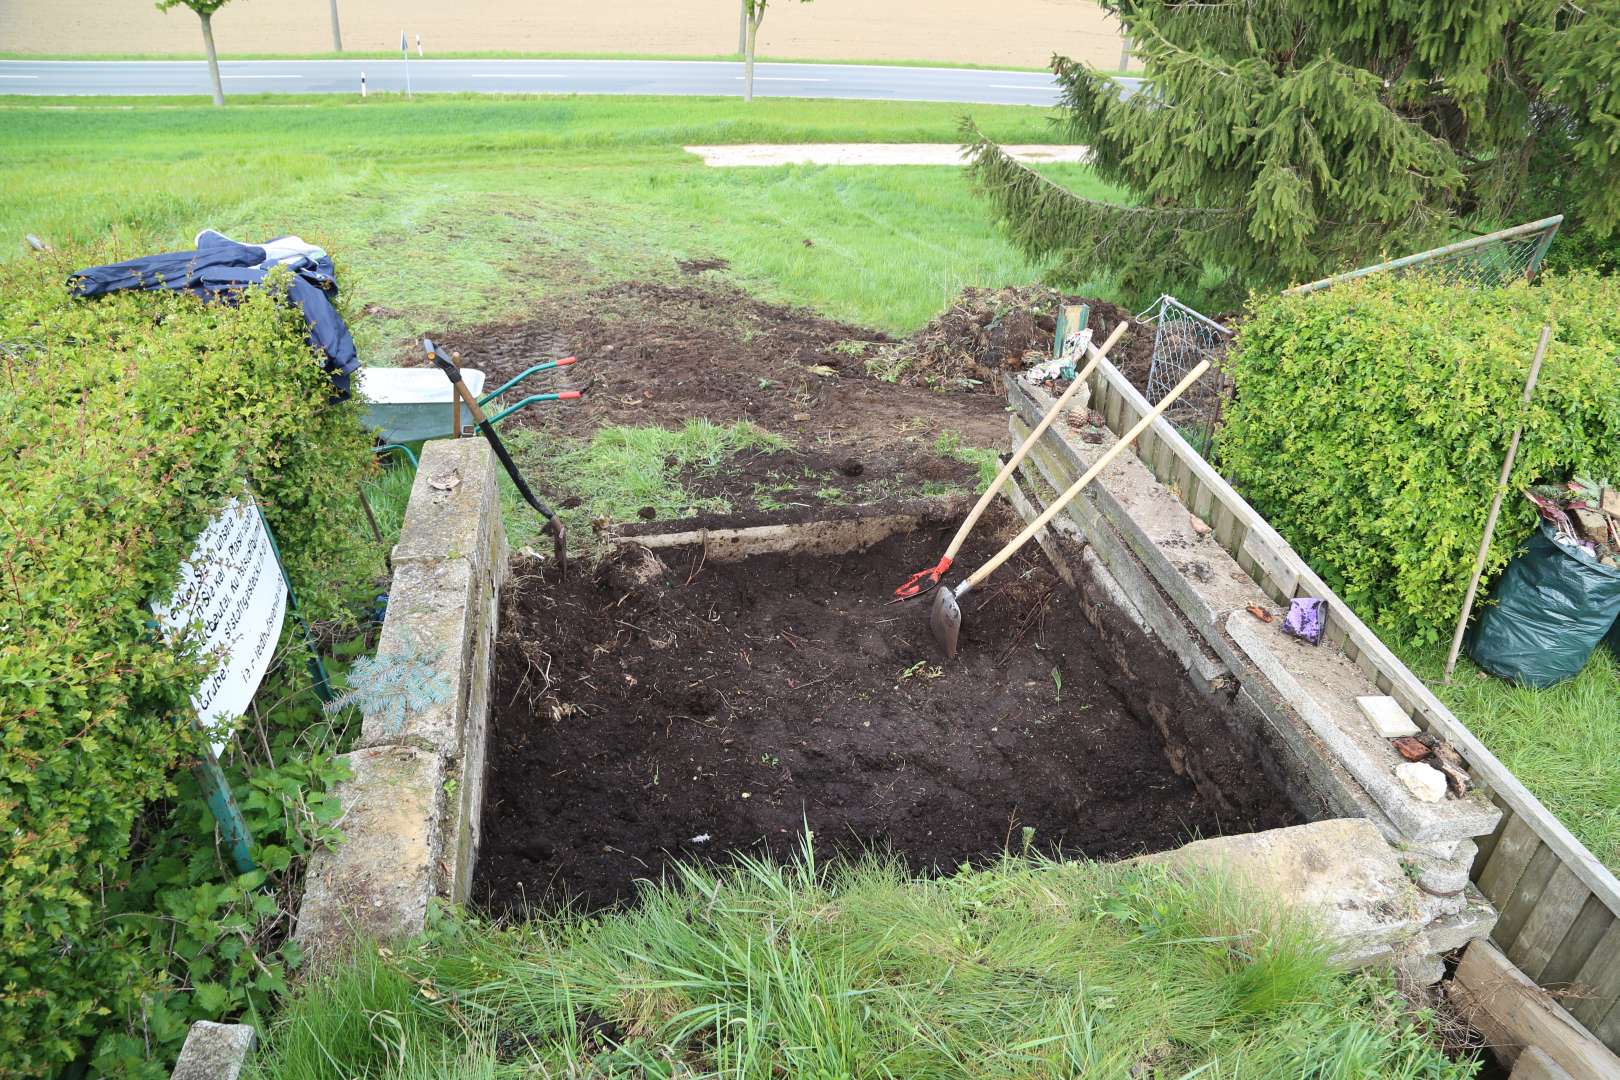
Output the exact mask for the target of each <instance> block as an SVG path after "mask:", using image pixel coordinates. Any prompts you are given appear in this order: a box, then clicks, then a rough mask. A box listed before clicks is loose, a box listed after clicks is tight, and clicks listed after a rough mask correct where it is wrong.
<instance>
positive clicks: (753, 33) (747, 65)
mask: <svg viewBox="0 0 1620 1080" xmlns="http://www.w3.org/2000/svg"><path fill="white" fill-rule="evenodd" d="M753 8H754V10H753V13H752V14H751V15H750V16H749V17H748V48H747V50H746V51H745V52H744V53H743V100H744V101H753V100H754V45H755V44H756V43H757V42H758V41H759V22H760V20H761V19H763V18H764V17H765V5H764V4H762V3H760V0H754V2H753Z"/></svg>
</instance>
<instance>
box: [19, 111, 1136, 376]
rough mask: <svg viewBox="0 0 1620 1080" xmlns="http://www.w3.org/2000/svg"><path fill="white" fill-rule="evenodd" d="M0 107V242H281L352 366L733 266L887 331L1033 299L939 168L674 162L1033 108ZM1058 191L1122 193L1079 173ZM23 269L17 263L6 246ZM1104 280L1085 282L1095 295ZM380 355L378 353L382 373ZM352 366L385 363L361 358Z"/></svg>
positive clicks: (140, 245)
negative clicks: (345, 295) (312, 262)
mask: <svg viewBox="0 0 1620 1080" xmlns="http://www.w3.org/2000/svg"><path fill="white" fill-rule="evenodd" d="M137 100H138V105H137V104H134V103H132V102H129V101H122V100H116V99H115V100H108V101H103V100H97V101H96V102H94V103H91V104H87V103H85V102H84V101H83V100H78V99H75V100H72V101H69V102H64V101H59V100H54V99H53V100H46V101H43V102H40V101H30V102H26V103H24V102H18V103H11V102H7V103H5V104H3V105H0V145H3V146H4V147H5V151H6V152H5V155H4V159H3V163H0V235H7V236H12V237H17V238H19V239H20V238H21V236H22V235H23V234H25V233H35V234H38V235H41V236H43V237H45V238H47V239H48V240H51V241H54V242H57V243H62V242H66V241H70V240H81V241H82V240H94V239H97V238H101V237H105V236H108V235H112V236H116V237H119V238H120V241H121V244H120V246H121V248H122V249H124V250H125V251H140V250H144V249H147V248H152V247H158V248H161V247H165V246H168V247H173V246H176V245H184V244H188V243H189V241H190V238H191V236H192V235H193V234H194V233H195V232H196V231H197V229H199V228H201V227H204V226H213V227H216V228H220V229H223V230H225V231H227V232H230V233H232V234H234V235H240V236H241V237H243V238H244V239H252V238H257V237H267V236H271V235H275V234H278V233H281V232H289V231H291V232H297V233H299V234H300V235H303V236H305V237H306V238H309V239H315V240H317V241H319V242H322V243H324V244H326V245H327V246H328V247H329V248H330V249H331V250H332V251H334V252H335V253H336V254H337V255H338V257H339V259H340V260H341V265H340V270H341V271H342V272H343V273H344V274H345V275H346V287H347V288H348V289H349V291H350V293H351V295H353V296H356V297H358V298H359V299H360V300H361V301H362V302H363V303H369V304H376V305H379V306H380V307H381V308H383V309H384V313H383V314H382V315H381V316H380V317H378V318H373V319H368V320H361V321H360V324H359V327H358V332H359V334H360V344H361V346H362V355H363V356H366V355H368V352H367V348H368V346H369V347H370V348H371V349H372V350H375V348H376V347H377V346H378V345H380V344H381V343H382V342H384V341H395V340H398V339H399V338H401V337H403V336H404V335H408V334H413V333H416V332H418V331H422V330H428V329H433V328H436V327H437V328H442V327H443V326H444V325H446V324H447V323H458V322H461V323H464V322H468V321H478V320H482V319H487V318H492V317H494V316H496V315H499V314H501V313H503V312H506V311H509V310H512V309H514V308H517V307H521V306H522V305H523V304H524V302H525V301H526V300H528V299H532V298H534V297H537V296H540V295H545V294H547V293H549V292H554V291H556V290H559V289H568V288H574V287H578V286H579V285H581V284H590V283H592V282H593V281H601V280H611V279H617V278H627V277H639V278H655V279H656V278H659V277H663V276H668V275H670V274H672V273H673V272H674V261H675V259H677V258H685V257H691V256H708V257H720V258H725V259H728V260H730V262H731V276H732V277H733V278H734V279H735V280H737V281H738V282H739V283H741V284H743V285H744V286H745V287H747V288H749V289H751V290H752V291H754V292H755V293H757V294H759V295H761V296H764V297H766V298H769V299H776V300H785V301H790V302H794V303H803V304H808V305H811V306H814V307H816V308H819V309H820V310H821V311H823V312H824V313H826V314H829V315H833V316H836V317H840V318H845V319H850V320H854V321H858V322H862V323H866V324H870V325H874V326H876V327H878V328H880V329H884V330H889V331H905V330H909V329H911V328H913V327H915V326H917V325H920V324H921V323H923V322H925V321H926V320H927V319H928V318H930V317H932V316H933V315H934V314H935V313H937V312H938V311H939V310H940V309H941V307H943V305H944V304H945V302H946V300H947V299H948V298H949V297H951V296H952V295H954V294H955V293H956V291H957V290H958V289H959V288H960V287H961V286H962V285H964V284H1003V283H1008V282H1027V281H1029V280H1031V279H1032V278H1034V277H1036V276H1038V275H1039V273H1040V271H1041V269H1042V267H1041V266H1039V265H1035V264H1032V263H1031V262H1030V261H1029V260H1027V259H1026V258H1025V257H1024V256H1023V255H1022V254H1021V253H1020V252H1018V251H1017V250H1016V249H1015V248H1013V247H1012V246H1011V245H1010V244H1009V243H1008V242H1007V241H1006V239H1005V238H1004V237H1003V236H1001V235H1000V233H998V232H997V230H996V229H995V227H994V224H993V223H992V222H991V220H990V219H989V215H988V214H987V213H986V210H985V207H984V205H983V204H982V203H980V202H979V201H978V200H977V199H975V198H974V197H973V195H972V193H971V192H970V191H969V190H968V186H967V183H966V181H965V180H964V178H963V177H962V175H961V173H960V172H959V170H956V169H951V168H915V167H913V168H880V167H879V168H867V167H859V168H855V167H845V168H830V167H816V166H784V167H781V168H769V169H735V170H729V169H710V168H707V167H705V166H703V165H702V164H700V163H699V162H698V161H697V159H696V158H694V157H692V156H691V155H688V154H686V153H685V152H684V151H683V150H682V149H681V147H682V146H683V145H684V144H689V143H728V142H729V143H737V142H802V141H902V142H931V141H932V142H953V141H955V139H956V125H957V122H958V120H959V119H960V117H961V115H962V114H963V113H964V112H971V113H972V114H973V116H974V117H975V118H976V119H977V120H978V122H979V123H980V124H981V125H982V126H984V127H986V128H987V129H988V130H991V131H993V132H994V133H995V134H996V135H998V136H999V137H1002V138H1004V139H1007V140H1009V141H1021V142H1030V141H1039V140H1042V139H1046V138H1049V137H1050V131H1049V123H1048V115H1049V114H1048V112H1047V111H1046V110H1042V109H1036V108H1030V107H1024V106H999V107H985V106H973V107H966V106H960V105H949V104H943V105H942V104H930V103H876V102H845V101H836V102H835V101H805V100H791V99H789V100H782V99H771V100H762V101H757V102H754V103H753V104H752V105H751V106H750V105H745V104H744V103H742V102H741V101H738V100H736V99H731V98H638V97H521V98H499V97H497V98H492V97H483V96H473V95H468V96H449V97H435V98H432V99H423V100H418V101H415V102H405V101H402V100H399V99H397V98H394V99H386V98H380V97H378V98H373V99H371V100H370V101H368V102H366V103H364V104H361V103H357V102H352V101H348V102H344V101H334V100H333V99H331V98H324V97H262V98H255V99H245V98H237V99H234V101H233V104H232V106H231V107H230V108H227V109H223V110H218V109H214V108H211V107H209V106H207V105H205V104H199V103H198V99H196V98H186V99H174V100H173V101H165V100H159V101H152V100H147V99H137ZM1051 171H1052V174H1053V175H1054V176H1055V177H1058V178H1061V179H1062V180H1063V182H1065V183H1068V184H1070V185H1071V186H1075V187H1078V188H1080V189H1082V190H1085V191H1087V192H1090V193H1092V194H1097V195H1102V196H1108V195H1114V196H1116V197H1119V193H1118V192H1110V191H1109V190H1108V189H1107V188H1106V187H1105V186H1104V185H1102V184H1101V183H1099V182H1098V181H1096V180H1095V179H1094V177H1093V176H1092V175H1091V173H1090V171H1089V170H1088V169H1086V168H1085V167H1084V166H1061V167H1053V169H1052V170H1051ZM14 250H17V249H14ZM1105 284H1106V283H1101V284H1099V285H1098V286H1097V288H1098V289H1099V290H1100V289H1102V288H1104V287H1105ZM381 358H382V359H386V357H381ZM370 359H372V360H374V361H375V360H376V359H379V357H378V356H376V355H375V354H374V353H372V354H370Z"/></svg>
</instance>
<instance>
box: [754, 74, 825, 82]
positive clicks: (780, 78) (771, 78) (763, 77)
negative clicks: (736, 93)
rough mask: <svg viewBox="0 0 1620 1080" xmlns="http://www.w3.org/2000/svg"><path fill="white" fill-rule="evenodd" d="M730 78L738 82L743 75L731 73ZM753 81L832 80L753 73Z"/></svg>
mask: <svg viewBox="0 0 1620 1080" xmlns="http://www.w3.org/2000/svg"><path fill="white" fill-rule="evenodd" d="M732 78H734V79H736V80H737V81H738V82H741V81H742V79H743V76H741V75H733V76H732ZM754 81H755V82H832V80H831V79H808V78H799V77H795V76H789V75H755V76H754Z"/></svg>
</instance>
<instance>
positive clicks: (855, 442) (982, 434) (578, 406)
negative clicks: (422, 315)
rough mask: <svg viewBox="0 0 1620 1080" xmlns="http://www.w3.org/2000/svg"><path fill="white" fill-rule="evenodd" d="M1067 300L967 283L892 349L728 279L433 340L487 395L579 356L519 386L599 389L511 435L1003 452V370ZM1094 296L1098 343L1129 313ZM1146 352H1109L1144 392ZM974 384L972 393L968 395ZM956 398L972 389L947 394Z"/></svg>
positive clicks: (1041, 346)
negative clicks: (882, 375)
mask: <svg viewBox="0 0 1620 1080" xmlns="http://www.w3.org/2000/svg"><path fill="white" fill-rule="evenodd" d="M696 265H698V264H694V266H696ZM704 268H705V269H706V268H707V267H706V266H704ZM1065 299H1066V298H1064V297H1062V296H1061V295H1060V294H1059V293H1057V292H1056V291H1054V290H1051V289H1043V288H1039V287H1030V288H1024V289H1010V288H1009V289H1001V290H978V289H968V290H965V291H964V294H963V297H962V300H961V302H960V303H958V304H957V305H956V306H954V307H953V308H952V309H951V311H950V312H947V313H946V314H945V315H942V316H941V317H940V318H939V319H936V320H935V321H934V322H932V323H930V324H929V325H928V326H926V327H924V328H923V329H921V330H919V331H917V332H916V333H915V334H913V335H911V336H910V337H908V338H906V339H905V340H904V341H900V342H896V341H894V340H893V339H891V338H890V337H888V335H886V334H884V333H882V332H881V331H878V330H873V329H871V328H869V327H862V326H855V325H852V324H849V323H843V322H839V321H837V320H834V319H828V318H824V317H823V316H821V315H818V314H816V313H815V312H813V311H809V310H807V309H804V308H792V307H785V306H782V305H779V304H770V303H765V302H764V301H760V300H756V299H754V298H753V297H750V296H749V295H747V294H746V293H744V292H742V291H741V290H739V289H736V288H735V287H733V286H730V285H727V284H725V283H723V282H717V281H705V282H704V283H703V284H702V285H698V284H683V285H668V284H660V283H654V282H635V281H631V282H621V283H618V284H615V285H610V286H607V287H605V288H602V289H598V290H595V291H593V292H591V293H588V294H586V295H585V296H583V297H578V298H573V299H571V300H570V301H568V302H567V303H566V304H558V305H555V306H552V305H547V304H542V305H541V306H540V307H538V308H537V309H536V311H535V312H534V314H533V315H532V316H531V317H530V318H526V319H523V320H519V321H516V322H503V323H494V324H490V325H487V326H481V327H476V328H473V329H470V330H461V331H453V332H450V333H446V334H444V335H442V336H441V338H440V339H439V340H440V342H441V344H443V345H445V346H446V347H447V348H449V349H450V350H452V351H454V352H456V353H458V354H459V355H460V357H461V361H462V363H463V364H465V365H467V366H469V367H474V368H478V369H479V370H481V371H483V372H484V373H485V376H486V383H485V385H487V386H492V387H493V386H496V385H499V384H500V383H502V382H504V381H505V380H507V379H509V378H511V377H512V376H514V375H516V374H518V373H519V372H521V371H523V370H524V369H525V368H527V367H529V366H531V365H533V364H535V363H538V362H539V361H541V360H544V359H550V358H555V357H558V356H564V355H569V354H572V355H575V356H578V357H579V361H580V362H579V363H578V364H576V365H574V366H572V367H569V368H566V369H564V370H563V371H562V372H560V373H557V374H554V375H547V376H541V377H537V378H536V379H534V380H532V381H531V383H530V384H525V387H524V389H525V390H532V389H541V388H543V387H542V384H544V386H545V387H549V386H552V385H555V386H557V387H559V388H567V387H577V386H581V385H584V384H585V382H586V381H587V380H594V382H593V383H592V385H591V389H590V392H589V393H588V394H587V395H586V397H585V399H584V400H583V401H580V402H578V403H568V404H563V405H557V404H550V405H538V406H531V407H530V408H529V409H526V410H524V411H523V412H521V413H519V414H517V415H515V416H513V417H511V418H510V419H508V420H506V421H504V422H503V423H504V425H506V426H511V427H544V428H552V429H556V430H561V431H566V432H567V433H569V434H570V435H575V436H578V435H588V434H589V433H590V432H592V431H594V430H595V429H596V428H598V427H601V426H603V425H606V424H638V425H645V424H663V425H666V426H673V425H675V424H679V423H684V422H685V421H686V420H688V419H691V418H693V417H706V418H708V419H710V420H713V421H715V422H717V423H720V422H727V421H731V420H739V419H747V420H751V421H753V422H754V423H756V424H758V425H759V426H761V427H763V428H765V429H767V430H769V431H772V432H775V433H777V434H779V435H783V436H786V437H788V438H790V439H791V440H792V441H793V442H794V443H795V444H796V445H798V446H803V447H818V448H820V449H822V450H824V451H825V452H827V453H828V454H832V455H838V454H853V455H856V456H862V455H866V454H870V453H874V452H884V451H899V452H901V454H902V456H905V455H910V454H913V453H916V452H917V451H918V450H919V449H920V448H924V449H925V448H928V447H931V446H932V444H933V443H934V441H935V440H936V439H937V438H938V436H939V435H940V433H942V432H945V431H953V432H956V433H957V434H959V435H960V436H961V437H962V439H963V441H964V442H965V443H967V444H968V445H970V446H1002V445H1003V444H1005V442H1006V440H1007V424H1006V415H1005V412H1004V411H1003V406H1004V402H1003V401H1002V398H1001V394H1002V387H1001V384H1000V382H999V379H1000V373H1001V372H1003V371H1006V370H1013V369H1019V368H1023V367H1025V366H1027V365H1028V363H1029V362H1030V360H1031V358H1032V357H1034V356H1035V355H1037V354H1044V353H1049V352H1050V351H1051V346H1052V334H1053V330H1054V326H1055V323H1054V322H1053V314H1054V313H1055V312H1056V310H1057V305H1058V304H1059V303H1060V302H1064V300H1065ZM1068 299H1069V301H1070V302H1079V301H1073V300H1072V298H1068ZM1088 302H1089V303H1090V304H1091V307H1092V316H1091V322H1090V325H1091V326H1092V328H1093V331H1094V333H1095V334H1097V335H1099V336H1102V335H1106V334H1107V333H1108V332H1110V331H1111V330H1112V329H1113V326H1114V324H1115V322H1117V321H1118V320H1119V319H1122V318H1131V315H1130V313H1129V312H1127V311H1125V310H1124V309H1123V308H1119V307H1116V306H1115V305H1113V304H1108V303H1106V302H1103V301H1096V300H1093V301H1088ZM1152 348H1153V335H1152V327H1149V326H1143V325H1140V324H1135V329H1134V330H1133V331H1132V333H1130V334H1129V335H1127V337H1126V338H1125V340H1124V341H1122V342H1121V343H1120V344H1119V345H1116V346H1115V348H1114V351H1113V353H1112V354H1111V356H1112V358H1113V359H1114V361H1115V363H1116V364H1118V365H1119V366H1120V367H1121V370H1124V371H1125V372H1126V373H1127V374H1128V375H1129V376H1130V377H1131V379H1132V380H1133V381H1134V382H1136V383H1137V385H1138V386H1145V385H1146V382H1147V366H1148V361H1149V359H1150V358H1151V355H1152ZM889 351H893V352H894V353H895V354H896V355H897V356H898V357H899V358H901V359H903V360H904V361H905V363H906V374H905V375H904V376H903V377H902V379H901V383H900V384H898V385H896V384H892V383H888V382H884V381H881V380H880V379H878V378H875V377H873V375H872V374H870V373H869V372H868V370H867V363H868V361H869V360H870V361H874V362H876V361H879V360H882V359H883V358H884V357H885V356H887V355H888V353H889ZM409 362H411V363H419V362H420V360H418V359H416V358H414V357H412V358H410V359H409ZM964 377H966V378H971V379H974V380H977V384H976V385H975V386H972V387H969V386H968V384H965V383H963V382H962V379H963V378H964ZM931 388H932V389H931ZM961 389H974V390H976V391H977V392H973V393H941V392H939V391H940V390H961Z"/></svg>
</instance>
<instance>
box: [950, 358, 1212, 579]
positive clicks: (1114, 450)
mask: <svg viewBox="0 0 1620 1080" xmlns="http://www.w3.org/2000/svg"><path fill="white" fill-rule="evenodd" d="M1208 370H1209V361H1208V360H1201V361H1199V363H1198V366H1197V367H1195V368H1193V369H1192V370H1191V371H1189V372H1187V374H1186V375H1185V376H1184V377H1183V378H1182V380H1181V381H1180V382H1179V383H1177V384H1176V386H1175V389H1173V390H1171V391H1170V392H1169V393H1168V394H1166V395H1165V396H1164V398H1163V399H1162V400H1161V401H1160V402H1159V403H1158V404H1157V405H1155V406H1153V408H1152V409H1149V410H1148V413H1147V415H1146V416H1144V417H1142V419H1140V420H1138V421H1137V422H1136V425H1135V426H1134V427H1132V428H1131V430H1130V431H1128V432H1126V433H1125V435H1124V437H1123V438H1121V439H1120V440H1119V441H1118V442H1116V443H1114V445H1113V446H1111V447H1109V448H1108V452H1107V453H1105V454H1103V456H1102V457H1100V458H1098V459H1097V461H1096V463H1095V464H1094V465H1092V466H1091V468H1089V469H1087V470H1086V472H1085V475H1084V476H1082V477H1080V479H1078V480H1076V481H1075V482H1074V483H1073V484H1072V485H1070V487H1069V490H1067V491H1065V492H1064V493H1063V494H1062V495H1059V496H1058V497H1057V498H1056V499H1055V500H1054V501H1053V502H1052V505H1051V506H1048V507H1047V508H1046V509H1045V510H1044V511H1043V512H1042V513H1041V516H1040V517H1038V518H1036V519H1035V520H1034V521H1032V522H1030V523H1029V524H1028V525H1027V526H1025V528H1024V531H1023V532H1021V533H1019V534H1018V535H1017V536H1015V537H1013V539H1012V541H1011V542H1010V543H1009V544H1008V545H1007V546H1006V547H1004V548H1002V549H1001V550H1000V551H998V552H996V554H995V556H994V557H992V558H991V559H990V561H989V562H987V563H985V564H984V565H983V566H981V567H979V568H978V569H977V570H975V571H973V573H972V575H970V576H969V577H968V579H967V580H966V581H964V582H963V583H962V584H961V585H960V586H958V587H957V590H956V595H957V596H958V597H961V596H962V595H964V594H965V593H966V592H967V591H968V590H969V589H971V588H973V587H974V586H975V585H977V584H979V582H981V581H983V580H984V579H985V578H987V577H989V576H990V575H991V574H993V573H994V572H995V571H996V570H997V569H998V568H999V567H1000V566H1001V564H1002V563H1004V562H1006V561H1007V560H1008V559H1010V558H1012V557H1013V556H1014V555H1015V554H1017V552H1018V549H1019V548H1021V547H1023V546H1024V545H1025V544H1027V543H1029V539H1030V537H1032V536H1034V535H1035V534H1036V533H1038V532H1040V531H1041V530H1042V529H1044V528H1046V524H1047V522H1049V521H1051V520H1052V519H1053V518H1055V517H1057V515H1058V514H1059V513H1061V512H1062V511H1063V508H1064V507H1065V506H1068V505H1069V503H1070V502H1072V501H1074V497H1075V496H1076V495H1079V494H1080V493H1081V492H1082V491H1084V490H1085V489H1086V485H1088V484H1090V483H1091V482H1092V481H1093V480H1095V479H1096V478H1097V474H1098V473H1100V472H1102V471H1103V470H1104V469H1106V468H1107V467H1108V466H1109V464H1110V463H1111V462H1112V461H1113V460H1114V459H1115V458H1116V457H1118V456H1119V455H1120V454H1122V453H1124V451H1125V448H1126V447H1128V446H1130V445H1131V444H1132V443H1133V442H1135V441H1136V438H1137V436H1139V435H1141V434H1142V432H1144V431H1146V430H1147V429H1148V427H1149V426H1150V425H1151V424H1152V423H1153V421H1155V420H1157V419H1158V418H1159V417H1160V416H1162V415H1164V411H1165V410H1166V409H1168V408H1169V407H1170V406H1171V405H1172V404H1174V403H1175V400H1176V399H1177V398H1179V397H1180V396H1181V395H1182V394H1183V393H1184V392H1185V391H1186V390H1187V388H1188V387H1190V386H1191V385H1192V384H1193V383H1195V382H1197V381H1198V377H1199V376H1200V375H1202V374H1203V373H1204V372H1206V371H1208Z"/></svg>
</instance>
